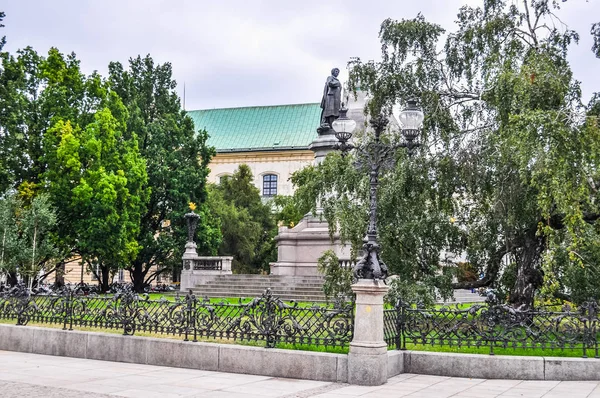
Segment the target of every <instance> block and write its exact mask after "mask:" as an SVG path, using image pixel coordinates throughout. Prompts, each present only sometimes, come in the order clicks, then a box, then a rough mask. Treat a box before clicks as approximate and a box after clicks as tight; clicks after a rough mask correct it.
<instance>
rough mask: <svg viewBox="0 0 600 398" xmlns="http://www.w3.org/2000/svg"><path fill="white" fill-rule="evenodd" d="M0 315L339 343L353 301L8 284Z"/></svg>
mask: <svg viewBox="0 0 600 398" xmlns="http://www.w3.org/2000/svg"><path fill="white" fill-rule="evenodd" d="M0 319H6V320H16V323H17V324H18V325H26V324H28V323H30V322H32V323H49V324H59V325H62V327H63V329H65V330H67V329H68V330H72V329H73V327H77V326H80V327H90V328H99V329H118V330H122V331H123V334H125V335H133V334H135V333H137V332H149V333H156V334H170V335H179V336H183V337H184V339H185V340H186V341H187V340H193V341H197V340H198V339H202V338H208V339H215V340H235V341H256V342H264V343H265V345H266V346H267V347H275V346H276V345H277V344H279V343H291V344H302V345H303V344H306V345H316V346H328V347H345V346H347V345H348V344H349V343H350V341H351V340H352V332H353V325H354V322H353V321H354V319H353V305H352V304H348V305H334V306H325V305H313V306H310V307H302V306H300V305H299V304H298V303H285V302H283V301H282V300H280V299H279V298H276V297H273V296H272V294H271V292H270V290H267V291H265V293H264V294H263V295H262V296H261V297H257V298H254V299H252V300H251V301H249V302H246V303H244V302H242V301H241V300H240V301H238V302H237V303H230V302H227V301H221V302H216V303H214V302H210V301H209V300H208V299H199V298H197V297H195V296H194V295H192V294H188V295H187V296H185V297H175V299H174V300H173V301H170V300H167V299H165V298H162V299H160V300H151V299H150V298H149V296H147V295H138V294H135V293H133V292H122V293H117V294H115V295H114V296H101V295H87V296H86V295H80V294H76V293H75V292H74V291H72V290H69V289H66V290H64V291H60V292H54V293H51V294H45V295H35V294H29V293H28V292H27V290H25V289H19V288H14V289H11V290H10V291H7V292H3V293H0Z"/></svg>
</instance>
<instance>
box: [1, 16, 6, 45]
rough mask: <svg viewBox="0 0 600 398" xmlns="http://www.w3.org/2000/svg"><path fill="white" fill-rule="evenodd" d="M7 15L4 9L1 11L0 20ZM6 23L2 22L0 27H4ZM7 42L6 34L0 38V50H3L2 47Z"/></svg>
mask: <svg viewBox="0 0 600 398" xmlns="http://www.w3.org/2000/svg"><path fill="white" fill-rule="evenodd" d="M5 17H6V14H5V13H4V11H0V22H2V20H3V19H4V18H5ZM3 27H4V25H3V24H2V23H0V28H3ZM5 44H6V36H2V38H0V51H2V48H3V47H4V45H5Z"/></svg>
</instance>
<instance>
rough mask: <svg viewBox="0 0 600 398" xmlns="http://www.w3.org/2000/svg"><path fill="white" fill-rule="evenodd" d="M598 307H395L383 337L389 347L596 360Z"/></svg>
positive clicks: (386, 316) (387, 312) (387, 313)
mask: <svg viewBox="0 0 600 398" xmlns="http://www.w3.org/2000/svg"><path fill="white" fill-rule="evenodd" d="M598 323H599V317H598V304H597V303H595V302H588V303H584V304H582V305H581V306H579V308H578V310H577V311H572V310H571V309H570V308H569V307H564V308H563V309H562V310H560V311H546V310H543V309H537V310H529V311H519V310H515V309H514V308H512V307H510V306H507V305H501V304H492V305H473V306H471V307H468V308H461V307H459V306H455V307H441V308H434V309H422V308H415V307H413V306H407V305H405V304H402V303H399V304H398V305H397V306H396V307H395V308H394V309H388V310H385V311H384V336H385V340H386V342H387V344H388V346H390V347H394V348H396V349H406V348H407V345H408V346H409V348H411V347H412V346H415V345H416V346H448V347H457V348H461V347H487V348H489V354H490V355H494V349H498V348H503V349H507V348H510V349H517V348H518V349H529V350H545V349H549V350H553V349H557V350H571V351H581V353H582V356H583V357H587V356H588V355H589V354H590V353H593V356H594V357H596V358H598V357H599V356H598V349H599V343H600V341H599V340H600V336H599V335H598V332H599V330H598Z"/></svg>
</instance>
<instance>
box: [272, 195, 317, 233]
mask: <svg viewBox="0 0 600 398" xmlns="http://www.w3.org/2000/svg"><path fill="white" fill-rule="evenodd" d="M272 205H273V209H274V211H275V219H276V220H277V223H281V224H282V225H285V226H287V227H290V228H292V227H294V225H296V224H298V223H299V222H300V220H302V218H303V217H304V216H305V215H306V214H307V213H308V212H309V211H310V207H307V206H305V207H302V206H301V205H300V204H299V203H297V201H296V197H295V196H285V195H277V196H275V197H274V198H273V202H272Z"/></svg>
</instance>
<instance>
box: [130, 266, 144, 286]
mask: <svg viewBox="0 0 600 398" xmlns="http://www.w3.org/2000/svg"><path fill="white" fill-rule="evenodd" d="M144 278H146V273H145V272H144V267H143V265H142V264H141V263H138V262H134V263H133V269H132V271H131V279H132V282H133V290H134V291H135V292H136V293H144Z"/></svg>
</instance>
